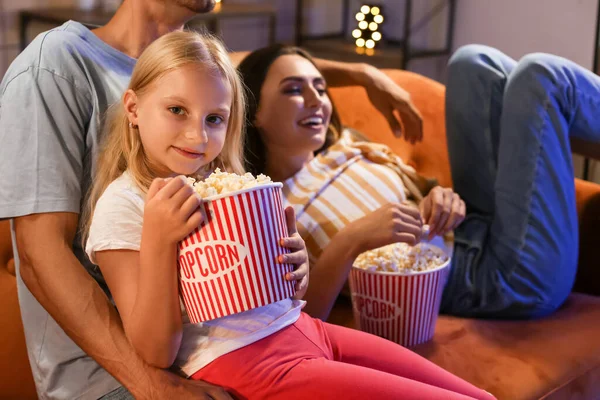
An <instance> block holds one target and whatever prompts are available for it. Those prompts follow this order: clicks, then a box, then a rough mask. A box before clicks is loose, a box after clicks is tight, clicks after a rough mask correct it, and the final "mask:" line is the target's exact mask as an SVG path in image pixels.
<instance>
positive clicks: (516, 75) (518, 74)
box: [511, 53, 561, 91]
mask: <svg viewBox="0 0 600 400" xmlns="http://www.w3.org/2000/svg"><path fill="white" fill-rule="evenodd" d="M560 60H561V59H560V58H559V57H556V56H552V55H550V54H545V53H533V54H528V55H526V56H524V57H523V58H521V59H520V60H519V63H518V64H517V67H516V68H515V70H514V71H513V73H512V76H511V81H513V82H517V83H518V85H519V86H520V87H521V88H522V87H523V85H528V86H532V85H534V86H538V87H539V88H541V89H542V90H543V91H546V90H547V89H548V85H556V84H557V83H559V82H558V75H557V73H556V72H557V70H558V67H559V64H560V62H561V61H560ZM517 83H515V84H517Z"/></svg>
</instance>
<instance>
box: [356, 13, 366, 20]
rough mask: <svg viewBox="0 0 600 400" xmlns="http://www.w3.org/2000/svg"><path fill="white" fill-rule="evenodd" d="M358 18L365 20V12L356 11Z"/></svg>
mask: <svg viewBox="0 0 600 400" xmlns="http://www.w3.org/2000/svg"><path fill="white" fill-rule="evenodd" d="M356 20H357V21H364V20H365V14H363V13H361V12H359V13H356Z"/></svg>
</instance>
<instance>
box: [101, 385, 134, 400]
mask: <svg viewBox="0 0 600 400" xmlns="http://www.w3.org/2000/svg"><path fill="white" fill-rule="evenodd" d="M98 400H135V398H134V397H133V395H132V394H131V393H129V391H128V390H127V389H125V388H124V387H123V386H121V387H119V388H117V389H115V390H113V391H112V392H110V393H107V394H105V395H104V396H102V397H100V398H99V399H98Z"/></svg>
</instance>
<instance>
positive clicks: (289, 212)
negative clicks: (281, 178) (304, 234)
mask: <svg viewBox="0 0 600 400" xmlns="http://www.w3.org/2000/svg"><path fill="white" fill-rule="evenodd" d="M285 222H286V224H287V230H288V235H289V236H288V237H286V238H282V239H281V246H283V247H285V248H287V249H290V250H291V251H292V252H291V253H289V254H282V255H280V256H279V259H278V261H279V262H280V263H282V264H295V265H296V266H297V268H296V269H295V270H294V272H289V273H288V274H287V275H286V277H285V279H287V280H288V281H296V294H295V295H294V297H293V298H294V299H297V300H299V299H301V298H303V297H304V294H305V293H306V289H307V288H308V275H309V269H310V268H309V265H308V252H307V251H306V244H305V243H304V240H303V239H302V238H301V237H300V234H299V233H298V229H297V228H296V213H295V212H294V209H293V208H292V207H287V208H286V209H285Z"/></svg>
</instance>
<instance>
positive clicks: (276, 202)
mask: <svg viewBox="0 0 600 400" xmlns="http://www.w3.org/2000/svg"><path fill="white" fill-rule="evenodd" d="M281 187H282V184H281V183H267V184H261V185H259V186H254V187H251V188H248V189H243V190H239V191H235V192H230V193H226V194H222V195H217V196H211V197H208V198H206V199H204V200H203V202H202V205H201V209H202V213H203V217H204V218H203V221H202V223H201V224H200V226H198V227H197V228H196V229H194V231H193V232H192V233H191V234H190V235H189V236H187V237H186V238H185V239H184V240H182V241H181V242H180V244H179V254H178V267H179V286H180V294H181V298H182V301H183V304H184V306H185V308H186V310H187V314H188V317H189V319H190V321H191V322H192V323H198V322H203V321H208V320H213V319H216V318H220V317H225V316H227V315H231V314H236V313H239V312H243V311H247V310H251V309H253V308H256V307H261V306H264V305H267V304H270V303H274V302H277V301H280V300H283V299H286V298H289V297H291V296H293V295H294V285H295V284H294V282H290V281H287V280H286V279H285V276H286V274H287V273H288V272H291V271H293V269H294V266H293V265H291V264H280V263H278V262H277V257H278V256H279V255H280V254H285V253H288V252H289V251H288V250H287V249H285V248H283V247H281V246H280V244H279V242H280V239H281V238H283V237H287V236H288V233H287V226H286V223H285V215H284V210H283V202H282V194H281Z"/></svg>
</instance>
